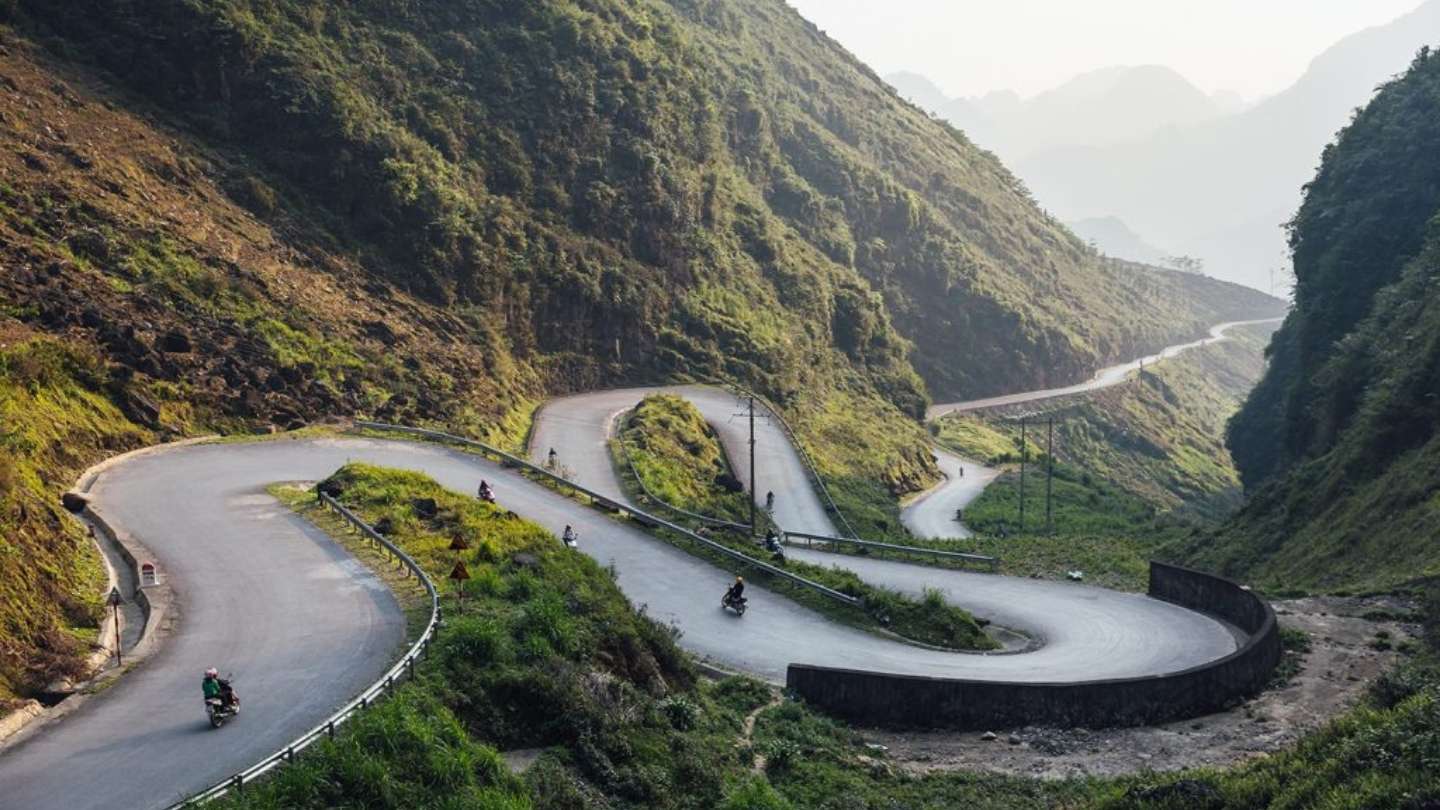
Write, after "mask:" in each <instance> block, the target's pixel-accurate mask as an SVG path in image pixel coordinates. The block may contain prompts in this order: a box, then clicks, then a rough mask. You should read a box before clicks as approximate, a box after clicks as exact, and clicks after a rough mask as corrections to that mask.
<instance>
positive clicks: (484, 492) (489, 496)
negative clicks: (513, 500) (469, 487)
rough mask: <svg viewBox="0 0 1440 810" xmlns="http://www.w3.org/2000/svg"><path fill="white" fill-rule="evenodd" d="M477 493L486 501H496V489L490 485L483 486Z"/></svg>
mask: <svg viewBox="0 0 1440 810" xmlns="http://www.w3.org/2000/svg"><path fill="white" fill-rule="evenodd" d="M475 495H476V497H478V498H479V499H480V500H482V501H484V502H486V503H495V490H493V489H491V488H490V487H481V488H480V489H479V490H478V491H477V492H476V493H475Z"/></svg>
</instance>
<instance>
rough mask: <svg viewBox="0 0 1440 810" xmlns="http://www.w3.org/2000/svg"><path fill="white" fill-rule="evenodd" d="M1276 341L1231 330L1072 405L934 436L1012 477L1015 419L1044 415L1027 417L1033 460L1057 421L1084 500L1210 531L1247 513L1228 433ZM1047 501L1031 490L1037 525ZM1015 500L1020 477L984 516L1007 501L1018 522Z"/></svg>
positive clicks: (1062, 464) (989, 417)
mask: <svg viewBox="0 0 1440 810" xmlns="http://www.w3.org/2000/svg"><path fill="white" fill-rule="evenodd" d="M1269 331H1270V330H1269V329H1268V328H1267V327H1263V326H1256V327H1245V328H1241V329H1236V330H1232V331H1231V332H1230V335H1231V339H1230V340H1226V341H1223V342H1220V343H1216V344H1213V345H1210V346H1205V347H1203V348H1200V349H1195V350H1192V351H1189V352H1186V353H1184V354H1182V355H1180V356H1179V357H1175V358H1171V359H1168V360H1165V361H1164V362H1162V363H1160V364H1159V365H1156V366H1151V367H1149V368H1147V369H1146V370H1145V372H1144V373H1143V374H1140V375H1138V376H1136V377H1135V378H1133V379H1132V380H1131V381H1129V382H1126V383H1123V384H1121V385H1118V386H1115V387H1112V388H1107V389H1103V390H1101V391H1096V392H1093V393H1089V394H1085V395H1082V396H1078V397H1073V398H1070V399H1068V400H1061V401H1059V402H1055V403H1038V404H1036V405H1026V406H1019V407H1017V408H1015V409H1009V410H1006V409H999V410H995V411H990V412H980V413H976V414H955V415H952V416H948V417H946V418H944V419H941V420H940V421H939V422H938V423H936V425H935V426H934V429H935V431H936V438H937V440H938V441H939V442H940V443H941V444H943V445H945V446H947V447H949V448H951V449H952V450H954V451H955V452H958V453H960V454H962V455H964V456H966V457H968V458H973V459H976V460H978V461H982V462H986V463H990V464H997V465H1004V466H1007V467H1010V466H1015V465H1016V464H1017V462H1018V461H1019V457H1020V426H1019V421H1018V420H1019V417H1020V416H1021V415H1022V414H1017V413H1015V412H1014V411H1020V412H1023V414H1034V413H1038V414H1039V415H1038V416H1029V417H1027V421H1028V423H1029V429H1028V433H1029V438H1028V443H1029V451H1030V453H1031V454H1035V455H1039V454H1043V453H1044V451H1045V442H1046V435H1045V431H1046V425H1045V419H1046V418H1047V416H1053V418H1054V419H1055V440H1054V441H1055V456H1056V460H1057V462H1058V465H1059V467H1058V468H1059V470H1060V471H1061V473H1060V474H1061V476H1062V477H1063V478H1064V479H1065V480H1066V481H1068V482H1071V483H1074V484H1077V485H1079V486H1080V490H1077V493H1078V494H1079V495H1080V496H1081V497H1084V498H1089V497H1091V496H1090V493H1091V492H1094V493H1095V495H1096V497H1099V496H1101V495H1103V492H1102V490H1103V489H1105V488H1106V487H1112V488H1116V489H1118V490H1120V491H1121V492H1122V493H1125V494H1127V495H1129V496H1130V497H1132V498H1135V499H1138V500H1139V501H1140V502H1141V504H1143V505H1148V507H1149V509H1150V510H1151V511H1152V512H1153V513H1157V514H1160V513H1163V514H1169V515H1172V516H1176V517H1184V518H1192V519H1198V520H1202V521H1203V520H1207V519H1215V518H1219V517H1224V516H1226V515H1228V514H1229V513H1230V512H1231V511H1233V510H1234V509H1235V508H1236V507H1238V506H1239V504H1240V486H1239V484H1240V482H1239V478H1238V475H1237V473H1236V471H1235V468H1234V467H1233V465H1232V463H1231V461H1230V453H1229V451H1228V450H1227V449H1226V447H1225V445H1224V435H1225V426H1226V423H1227V421H1228V420H1229V419H1230V417H1231V416H1232V415H1233V414H1234V413H1235V411H1236V409H1237V408H1239V406H1240V405H1241V403H1242V402H1243V401H1244V397H1245V396H1246V394H1247V393H1248V392H1249V391H1250V389H1251V388H1252V387H1253V386H1254V384H1255V382H1256V381H1257V380H1259V379H1260V376H1261V374H1262V373H1263V372H1264V347H1265V342H1266V340H1267V338H1268V335H1269ZM1036 461H1037V459H1034V458H1032V463H1034V462H1036ZM1037 469H1038V468H1032V469H1031V470H1030V472H1031V473H1035V472H1036V470H1037ZM1037 482H1040V481H1039V479H1036V478H1032V479H1031V481H1030V483H1032V484H1034V483H1037ZM1040 483H1042V484H1043V482H1040ZM1068 491H1069V490H1067V492H1068ZM1043 494H1044V489H1043V485H1042V486H1036V487H1030V488H1028V491H1027V493H1026V499H1027V503H1026V508H1027V510H1030V514H1031V515H1032V516H1033V515H1037V514H1043V506H1044V504H1043V501H1041V502H1040V503H1039V506H1040V511H1035V507H1036V503H1034V502H1032V501H1031V500H1030V499H1031V498H1035V497H1043ZM1017 498H1018V476H1013V475H1008V474H1007V475H1006V476H1004V477H1002V478H1001V479H1000V480H999V481H997V482H996V484H995V485H993V486H992V487H991V488H990V490H987V492H986V493H985V495H983V496H981V500H980V501H978V502H977V503H976V506H977V507H982V511H983V508H984V507H985V506H986V505H987V502H990V501H999V500H1009V501H1010V502H1011V503H1012V507H1011V510H1010V511H1011V512H1014V511H1015V509H1014V506H1013V503H1014V502H1015V500H1016V499H1017ZM1098 511H1101V512H1104V511H1106V510H1098ZM975 514H976V516H977V517H978V516H979V514H980V513H975Z"/></svg>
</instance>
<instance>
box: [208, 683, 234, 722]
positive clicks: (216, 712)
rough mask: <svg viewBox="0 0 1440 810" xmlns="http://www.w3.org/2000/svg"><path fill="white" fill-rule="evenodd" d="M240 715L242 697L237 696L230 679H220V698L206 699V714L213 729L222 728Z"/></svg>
mask: <svg viewBox="0 0 1440 810" xmlns="http://www.w3.org/2000/svg"><path fill="white" fill-rule="evenodd" d="M239 713H240V696H239V695H237V694H235V687H233V686H231V684H230V679H229V678H221V679H220V697H213V698H206V699H205V714H206V715H208V716H209V718H210V727H211V728H220V727H221V726H223V725H225V721H227V720H229V719H230V718H232V717H234V716H235V715H237V714H239Z"/></svg>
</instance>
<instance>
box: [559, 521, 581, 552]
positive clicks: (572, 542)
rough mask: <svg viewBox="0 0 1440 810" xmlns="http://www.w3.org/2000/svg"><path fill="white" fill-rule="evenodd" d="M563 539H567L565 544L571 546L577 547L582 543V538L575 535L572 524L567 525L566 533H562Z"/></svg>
mask: <svg viewBox="0 0 1440 810" xmlns="http://www.w3.org/2000/svg"><path fill="white" fill-rule="evenodd" d="M561 539H563V540H564V541H565V545H567V546H569V547H570V548H576V547H577V546H579V545H580V539H579V538H578V537H577V536H576V535H575V530H574V529H572V528H570V526H568V525H567V526H566V527H565V533H564V534H563V535H561Z"/></svg>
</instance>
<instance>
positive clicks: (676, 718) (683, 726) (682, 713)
mask: <svg viewBox="0 0 1440 810" xmlns="http://www.w3.org/2000/svg"><path fill="white" fill-rule="evenodd" d="M660 710H661V711H662V712H664V713H665V719H667V720H669V721H670V725H671V726H673V727H674V728H675V729H676V730H678V731H689V730H691V729H693V728H695V723H696V722H697V721H698V720H699V719H700V707H699V706H696V705H695V703H694V701H691V700H690V699H688V698H685V697H683V696H680V695H675V696H673V697H669V698H666V699H665V700H664V702H662V703H661V704H660Z"/></svg>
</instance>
